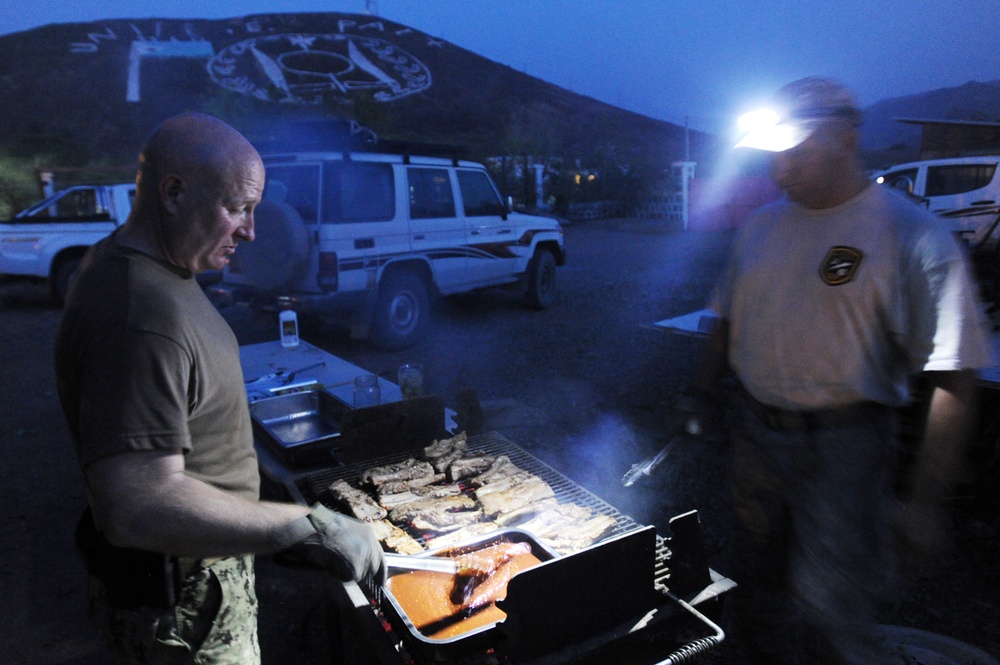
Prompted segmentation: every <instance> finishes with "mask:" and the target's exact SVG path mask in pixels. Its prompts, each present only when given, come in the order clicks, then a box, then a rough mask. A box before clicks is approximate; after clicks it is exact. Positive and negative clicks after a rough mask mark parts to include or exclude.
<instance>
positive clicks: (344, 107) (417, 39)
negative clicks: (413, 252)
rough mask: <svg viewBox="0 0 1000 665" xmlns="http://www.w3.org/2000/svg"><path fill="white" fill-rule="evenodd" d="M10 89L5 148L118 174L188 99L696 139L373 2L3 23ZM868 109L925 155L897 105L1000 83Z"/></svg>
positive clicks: (703, 156) (240, 107)
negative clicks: (368, 8)
mask: <svg viewBox="0 0 1000 665" xmlns="http://www.w3.org/2000/svg"><path fill="white" fill-rule="evenodd" d="M0 90H2V91H3V99H4V103H3V104H0V157H7V158H13V159H21V160H28V161H31V162H32V163H34V164H35V165H37V166H46V167H47V166H61V167H67V166H70V167H72V166H81V165H86V166H88V167H94V166H95V165H96V166H101V165H108V166H110V167H118V168H119V173H120V174H121V175H119V176H118V177H128V175H129V173H128V170H129V169H131V165H132V163H133V161H134V155H135V152H136V149H137V147H138V146H139V144H140V143H141V141H142V140H143V138H144V137H145V136H146V134H147V133H148V132H149V130H150V129H152V127H154V126H155V125H156V124H157V123H158V122H160V121H161V120H163V119H164V118H166V117H168V116H169V115H172V114H174V113H177V112H180V111H185V110H198V111H204V112H207V113H212V114H214V115H217V116H219V117H222V118H223V119H225V120H227V121H228V122H230V123H231V124H233V125H234V126H236V127H237V128H238V129H240V130H241V131H243V132H244V133H245V134H247V136H249V137H250V138H251V139H252V140H254V141H257V142H259V143H261V144H265V143H270V142H272V141H273V139H274V138H275V137H276V135H277V134H278V133H279V132H280V130H281V128H282V127H285V126H287V125H288V124H289V123H293V122H299V121H316V120H317V119H326V118H331V117H338V118H353V119H356V120H358V121H360V122H361V123H363V124H364V125H365V126H367V127H370V128H371V129H372V130H374V131H375V132H376V133H377V135H378V137H379V138H380V140H381V141H382V142H383V143H387V142H392V141H401V140H403V141H420V142H426V143H437V144H447V145H451V146H462V147H464V148H465V149H466V153H465V155H466V156H468V157H470V158H474V159H481V158H484V157H487V156H493V155H502V154H505V155H519V154H525V153H527V154H532V155H536V156H538V155H541V156H548V157H554V158H558V159H564V160H569V161H571V162H574V163H575V162H577V161H579V163H580V164H581V165H582V166H583V167H584V168H595V167H596V168H602V167H603V168H606V167H607V166H609V165H611V164H616V165H620V164H629V165H633V164H640V165H644V166H646V167H647V170H648V172H649V173H656V172H662V170H661V169H662V168H665V167H666V166H668V165H669V164H670V163H671V162H673V161H677V160H680V159H682V158H683V156H684V154H685V130H684V128H683V127H680V126H678V125H675V124H672V123H668V122H663V121H659V120H654V119H652V118H649V117H646V116H643V115H640V114H637V113H632V112H630V111H625V110H623V109H619V108H616V107H613V106H611V105H609V104H605V103H603V102H600V101H597V100H595V99H592V98H589V97H585V96H582V95H579V94H575V93H573V92H571V91H569V90H566V89H564V88H560V87H558V86H555V85H552V84H549V83H546V82H545V81H542V80H540V79H538V78H535V77H532V76H529V75H527V74H525V73H523V72H519V71H517V70H514V69H512V68H510V67H507V66H505V65H501V64H498V63H496V62H493V61H491V60H488V59H486V58H483V57H481V56H479V55H476V54H475V53H472V52H470V51H468V50H465V49H462V48H460V47H458V46H456V45H454V44H451V43H450V42H447V41H444V40H441V39H438V38H435V37H432V36H430V35H427V34H425V33H422V32H420V31H417V30H413V29H411V28H409V27H407V26H404V25H401V24H399V23H395V22H393V21H388V20H385V19H381V18H377V17H372V16H368V15H363V14H341V13H320V14H276V15H258V16H248V17H242V18H233V19H229V20H218V21H209V20H188V21H185V20H176V19H161V20H151V19H143V20H107V21H95V22H93V23H86V24H63V25H51V26H46V27H42V28H37V29H34V30H30V31H25V32H20V33H15V34H11V35H6V36H2V37H0ZM865 116H866V124H865V127H864V132H863V140H864V147H865V149H866V152H867V153H868V155H869V157H870V159H869V162H873V163H891V162H898V161H902V160H904V159H909V158H912V157H914V156H915V155H916V151H917V147H918V145H919V134H920V129H919V127H916V126H912V125H904V124H901V123H898V122H896V121H895V118H898V117H911V118H912V117H927V118H938V119H941V118H944V119H973V120H996V119H1000V82H998V81H994V82H991V83H967V84H965V85H963V86H959V87H955V88H945V89H941V90H935V91H932V92H928V93H924V94H920V95H911V96H907V97H899V98H895V99H889V100H885V101H882V102H879V103H877V104H875V105H873V106H871V107H870V108H868V109H866V110H865ZM688 139H689V141H690V143H689V145H690V151H691V156H692V158H693V159H694V160H695V161H697V162H699V167H698V172H699V174H700V175H707V174H708V173H709V172H710V171H711V170H712V165H713V164H714V162H715V161H716V160H715V156H716V155H718V154H720V153H719V150H720V145H719V144H718V143H717V140H716V139H715V138H714V137H712V136H709V135H706V134H703V133H700V132H695V131H692V132H691V133H690V135H689V136H688ZM91 173H92V172H91ZM2 177H3V174H0V178H2ZM88 177H90V175H88ZM68 179H69V177H68V176H67V177H66V178H63V182H64V183H65V182H66V181H67V180H68Z"/></svg>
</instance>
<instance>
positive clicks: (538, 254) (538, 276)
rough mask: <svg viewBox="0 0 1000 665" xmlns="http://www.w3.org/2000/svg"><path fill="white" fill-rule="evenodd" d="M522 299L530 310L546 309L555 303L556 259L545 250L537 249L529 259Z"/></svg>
mask: <svg viewBox="0 0 1000 665" xmlns="http://www.w3.org/2000/svg"><path fill="white" fill-rule="evenodd" d="M524 299H525V302H526V303H527V305H528V307H530V308H532V309H546V308H548V307H551V306H552V303H554V302H555V301H556V257H555V256H553V255H552V252H550V251H549V250H547V249H538V250H536V251H535V255H534V256H533V257H531V263H529V264H528V285H527V290H526V292H525V294H524Z"/></svg>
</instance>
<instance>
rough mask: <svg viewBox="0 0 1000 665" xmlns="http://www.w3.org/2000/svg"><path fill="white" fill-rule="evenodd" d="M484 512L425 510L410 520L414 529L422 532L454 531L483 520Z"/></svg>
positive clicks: (477, 510) (478, 510)
mask: <svg viewBox="0 0 1000 665" xmlns="http://www.w3.org/2000/svg"><path fill="white" fill-rule="evenodd" d="M483 517H484V516H483V511H482V510H480V509H478V508H477V509H476V510H460V511H457V512H456V511H451V510H425V511H423V512H420V513H417V514H416V515H414V516H413V517H412V518H410V524H412V525H413V528H415V529H420V530H421V531H438V532H442V531H453V530H455V529H461V528H462V527H465V526H468V525H470V524H475V523H476V522H479V521H480V520H482V519H483Z"/></svg>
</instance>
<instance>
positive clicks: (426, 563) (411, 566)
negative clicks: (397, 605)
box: [383, 552, 458, 575]
mask: <svg viewBox="0 0 1000 665" xmlns="http://www.w3.org/2000/svg"><path fill="white" fill-rule="evenodd" d="M383 556H384V557H385V565H386V566H387V567H389V568H397V569H400V570H429V571H432V572H435V573H449V574H451V575H457V574H458V564H457V563H456V562H455V560H454V559H447V558H443V557H436V556H408V555H406V554H392V553H388V552H387V553H385V554H383Z"/></svg>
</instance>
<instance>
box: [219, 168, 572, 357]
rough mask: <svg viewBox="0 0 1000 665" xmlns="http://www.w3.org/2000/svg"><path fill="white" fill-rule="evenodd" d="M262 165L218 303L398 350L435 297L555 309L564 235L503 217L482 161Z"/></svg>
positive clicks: (530, 220) (544, 223)
mask: <svg viewBox="0 0 1000 665" xmlns="http://www.w3.org/2000/svg"><path fill="white" fill-rule="evenodd" d="M263 159H264V165H265V169H266V176H267V180H266V184H265V189H264V200H263V201H262V202H261V204H260V206H258V208H257V210H256V212H255V215H254V216H255V222H256V240H255V241H254V242H252V243H249V244H246V245H240V247H239V249H238V250H237V252H236V254H235V255H234V256H233V257H232V260H231V262H230V264H229V266H228V267H227V269H226V270H225V271H224V273H223V278H222V283H221V284H218V285H216V286H215V287H212V288H211V289H210V290H209V292H210V294H211V295H212V296H214V297H215V298H216V300H217V302H219V303H220V304H224V303H226V302H229V301H233V300H235V301H245V302H249V303H251V304H252V305H253V306H255V307H258V308H261V309H265V310H275V309H277V307H278V303H279V302H282V303H288V304H290V305H291V306H292V308H293V309H295V310H296V311H298V312H300V313H302V314H305V315H323V316H327V315H334V316H339V317H340V318H341V319H342V320H344V321H347V322H349V323H350V325H351V329H352V335H353V336H354V337H355V338H368V337H370V338H371V340H372V341H373V342H375V343H376V344H377V345H378V346H381V347H383V348H388V349H399V348H404V347H406V346H410V345H412V344H414V343H416V342H417V340H419V339H420V338H421V336H422V335H423V333H424V332H425V330H426V327H427V324H428V314H429V301H430V298H432V297H434V296H437V295H451V294H457V293H463V292H468V291H473V290H476V289H482V288H486V287H494V286H507V287H512V288H517V289H520V290H522V291H523V292H524V294H525V299H526V302H527V304H528V305H529V306H530V307H533V308H536V309H542V308H546V307H548V306H550V305H551V304H552V303H553V302H554V301H555V288H556V267H557V266H560V265H563V264H564V263H565V261H566V252H565V248H564V244H563V232H562V228H561V227H560V225H559V223H558V222H557V221H556V220H555V219H551V218H548V217H538V216H532V215H523V214H518V213H515V212H511V211H510V210H508V207H507V206H506V205H505V204H504V202H503V199H502V198H501V196H500V193H499V192H498V190H497V188H496V186H495V185H494V183H493V181H492V179H491V178H490V176H489V174H488V173H487V171H486V168H485V167H484V166H483V165H482V164H479V163H476V162H471V161H464V160H457V159H448V158H442V157H421V156H416V155H401V154H385V153H375V152H364V151H359V152H353V151H352V152H346V151H343V152H338V151H307V152H288V153H280V154H270V155H264V157H263Z"/></svg>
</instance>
